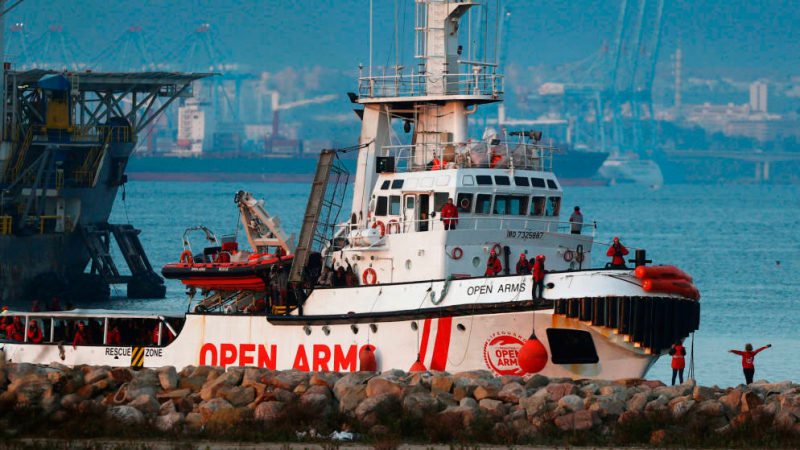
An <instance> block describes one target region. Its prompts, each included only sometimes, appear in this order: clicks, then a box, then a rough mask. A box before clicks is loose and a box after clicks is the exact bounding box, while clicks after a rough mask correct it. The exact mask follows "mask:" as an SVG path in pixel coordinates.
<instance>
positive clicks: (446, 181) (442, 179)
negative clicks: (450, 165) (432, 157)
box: [436, 176, 450, 186]
mask: <svg viewBox="0 0 800 450" xmlns="http://www.w3.org/2000/svg"><path fill="white" fill-rule="evenodd" d="M448 184H450V177H448V176H443V177H439V178H437V179H436V185H437V186H447V185H448Z"/></svg>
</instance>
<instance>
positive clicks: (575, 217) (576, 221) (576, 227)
mask: <svg viewBox="0 0 800 450" xmlns="http://www.w3.org/2000/svg"><path fill="white" fill-rule="evenodd" d="M569 221H570V222H571V224H570V232H571V233H572V234H581V228H583V214H581V207H580V206H576V207H575V211H573V212H572V215H571V216H569Z"/></svg>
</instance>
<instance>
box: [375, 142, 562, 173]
mask: <svg viewBox="0 0 800 450" xmlns="http://www.w3.org/2000/svg"><path fill="white" fill-rule="evenodd" d="M382 148H383V150H385V151H386V154H387V155H388V156H390V157H392V158H394V171H395V172H416V171H430V170H442V169H468V168H469V169H524V170H536V171H543V172H552V170H553V153H554V152H555V151H556V150H555V148H554V147H553V146H552V145H542V144H529V143H524V142H502V141H498V140H494V141H490V142H484V141H469V142H436V143H416V144H413V145H388V146H384V147H382Z"/></svg>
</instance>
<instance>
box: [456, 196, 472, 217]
mask: <svg viewBox="0 0 800 450" xmlns="http://www.w3.org/2000/svg"><path fill="white" fill-rule="evenodd" d="M456 204H457V205H458V210H459V211H461V212H465V213H468V212H471V211H472V194H465V193H461V194H458V201H457V202H456Z"/></svg>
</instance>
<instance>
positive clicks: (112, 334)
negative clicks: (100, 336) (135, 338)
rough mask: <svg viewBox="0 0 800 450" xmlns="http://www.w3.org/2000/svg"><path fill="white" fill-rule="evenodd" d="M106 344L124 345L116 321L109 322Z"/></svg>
mask: <svg viewBox="0 0 800 450" xmlns="http://www.w3.org/2000/svg"><path fill="white" fill-rule="evenodd" d="M106 343H107V344H108V345H122V336H121V335H120V334H119V327H118V326H117V322H115V321H109V323H108V335H107V336H106Z"/></svg>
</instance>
